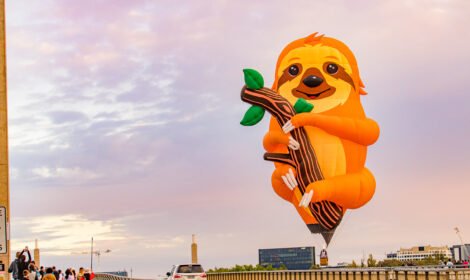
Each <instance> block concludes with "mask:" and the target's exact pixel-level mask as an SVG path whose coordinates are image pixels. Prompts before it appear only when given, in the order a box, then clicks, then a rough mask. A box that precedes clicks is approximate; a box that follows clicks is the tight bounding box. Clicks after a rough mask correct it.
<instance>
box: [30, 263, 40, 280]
mask: <svg viewBox="0 0 470 280" xmlns="http://www.w3.org/2000/svg"><path fill="white" fill-rule="evenodd" d="M28 270H29V280H39V277H38V273H37V272H36V266H35V265H34V264H33V263H30V264H29V267H28Z"/></svg>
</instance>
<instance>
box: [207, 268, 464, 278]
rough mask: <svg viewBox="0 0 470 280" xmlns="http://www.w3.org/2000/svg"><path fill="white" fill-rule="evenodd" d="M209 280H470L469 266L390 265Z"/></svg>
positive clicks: (229, 275)
mask: <svg viewBox="0 0 470 280" xmlns="http://www.w3.org/2000/svg"><path fill="white" fill-rule="evenodd" d="M207 277H208V280H470V269H468V268H443V267H434V268H429V267H421V268H419V267H393V268H379V267H378V268H328V269H318V270H286V271H249V272H220V273H209V274H208V275H207Z"/></svg>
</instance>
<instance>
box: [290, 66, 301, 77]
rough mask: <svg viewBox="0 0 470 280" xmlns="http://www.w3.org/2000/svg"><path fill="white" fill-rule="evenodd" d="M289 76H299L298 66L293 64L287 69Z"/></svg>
mask: <svg viewBox="0 0 470 280" xmlns="http://www.w3.org/2000/svg"><path fill="white" fill-rule="evenodd" d="M289 74H291V75H292V76H297V74H299V66H297V65H295V64H293V65H291V66H290V67H289Z"/></svg>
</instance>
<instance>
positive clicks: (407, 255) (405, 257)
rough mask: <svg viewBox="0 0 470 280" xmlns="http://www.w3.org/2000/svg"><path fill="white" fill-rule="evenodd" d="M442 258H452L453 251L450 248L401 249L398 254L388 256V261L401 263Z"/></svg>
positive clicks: (419, 247) (422, 247)
mask: <svg viewBox="0 0 470 280" xmlns="http://www.w3.org/2000/svg"><path fill="white" fill-rule="evenodd" d="M435 256H442V257H444V258H446V259H450V258H452V254H451V250H450V249H449V247H448V246H442V247H433V246H430V245H428V246H417V247H412V248H400V250H398V251H397V252H396V253H389V254H387V259H394V260H400V261H411V260H423V259H426V258H429V257H435Z"/></svg>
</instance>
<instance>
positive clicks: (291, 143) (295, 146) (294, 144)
mask: <svg viewBox="0 0 470 280" xmlns="http://www.w3.org/2000/svg"><path fill="white" fill-rule="evenodd" d="M289 148H291V149H292V150H298V149H299V148H300V144H299V142H297V141H296V140H295V139H294V138H293V137H292V136H289Z"/></svg>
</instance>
